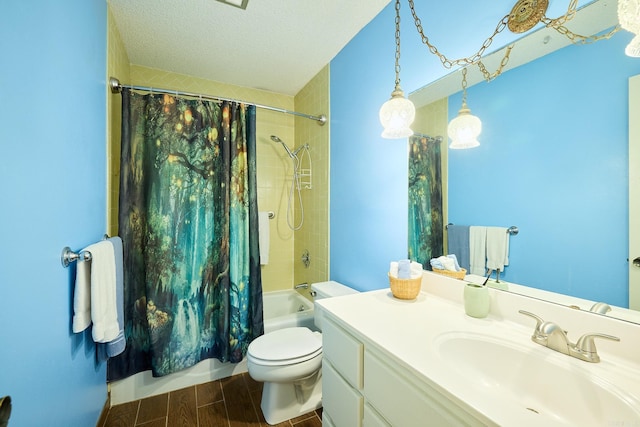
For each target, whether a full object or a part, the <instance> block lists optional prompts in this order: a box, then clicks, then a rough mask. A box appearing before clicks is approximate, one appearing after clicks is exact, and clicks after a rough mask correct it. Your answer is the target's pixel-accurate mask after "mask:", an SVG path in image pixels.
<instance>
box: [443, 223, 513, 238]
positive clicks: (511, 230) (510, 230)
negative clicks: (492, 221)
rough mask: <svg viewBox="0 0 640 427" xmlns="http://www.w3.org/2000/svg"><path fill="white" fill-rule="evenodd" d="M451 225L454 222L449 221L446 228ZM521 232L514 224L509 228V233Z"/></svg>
mask: <svg viewBox="0 0 640 427" xmlns="http://www.w3.org/2000/svg"><path fill="white" fill-rule="evenodd" d="M450 225H453V224H452V223H449V224H447V225H446V226H445V228H449V226H450ZM519 232H520V230H519V229H518V227H516V226H515V225H512V226H511V227H509V228H507V233H508V234H509V235H511V236H517V235H518V233H519Z"/></svg>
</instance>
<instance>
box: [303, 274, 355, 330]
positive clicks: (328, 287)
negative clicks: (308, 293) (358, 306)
mask: <svg viewBox="0 0 640 427" xmlns="http://www.w3.org/2000/svg"><path fill="white" fill-rule="evenodd" d="M311 290H312V291H313V292H312V295H313V299H314V300H318V299H324V298H333V297H339V296H342V295H350V294H357V293H358V291H356V290H355V289H353V288H350V287H348V286H346V285H343V284H342V283H338V282H334V281H333V280H330V281H328V282H318V283H312V284H311ZM313 311H314V323H315V325H316V327H317V328H318V329H319V330H320V331H322V310H313Z"/></svg>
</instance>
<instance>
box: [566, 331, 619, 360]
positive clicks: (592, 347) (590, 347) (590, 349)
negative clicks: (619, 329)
mask: <svg viewBox="0 0 640 427" xmlns="http://www.w3.org/2000/svg"><path fill="white" fill-rule="evenodd" d="M595 338H603V339H606V340H611V341H620V338H618V337H614V336H613V335H607V334H584V335H583V336H581V337H580V338H579V339H578V341H577V342H576V345H575V349H576V350H578V351H579V352H581V353H585V354H588V355H589V356H591V357H593V358H594V359H597V360H600V358H599V357H598V350H597V349H596V343H595ZM597 360H596V361H597Z"/></svg>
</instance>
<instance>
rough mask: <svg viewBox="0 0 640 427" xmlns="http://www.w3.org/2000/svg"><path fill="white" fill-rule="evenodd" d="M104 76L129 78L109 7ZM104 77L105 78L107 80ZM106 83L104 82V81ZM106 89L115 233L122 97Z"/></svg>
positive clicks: (110, 220)
mask: <svg viewBox="0 0 640 427" xmlns="http://www.w3.org/2000/svg"><path fill="white" fill-rule="evenodd" d="M107 9H108V10H107V30H108V35H107V79H108V78H109V77H115V78H117V79H119V80H120V83H123V84H125V83H128V82H129V57H128V56H127V52H126V51H125V49H124V45H123V44H122V39H121V38H120V32H119V31H118V28H117V27H116V24H115V21H114V19H113V15H111V9H110V8H107ZM107 81H108V80H107ZM107 86H108V85H107ZM106 90H107V174H108V177H107V197H108V200H107V230H106V231H107V233H108V234H109V235H110V236H114V235H116V234H118V186H119V179H120V178H119V176H120V125H121V122H122V120H121V119H122V100H121V99H120V95H115V94H112V93H111V90H110V88H109V87H107V88H106Z"/></svg>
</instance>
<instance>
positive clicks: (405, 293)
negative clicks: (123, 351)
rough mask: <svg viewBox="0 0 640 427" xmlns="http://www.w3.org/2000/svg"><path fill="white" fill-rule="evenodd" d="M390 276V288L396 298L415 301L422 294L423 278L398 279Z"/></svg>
mask: <svg viewBox="0 0 640 427" xmlns="http://www.w3.org/2000/svg"><path fill="white" fill-rule="evenodd" d="M388 276H389V287H390V288H391V293H392V294H393V296H394V297H396V298H398V299H415V298H416V297H417V296H418V294H419V293H420V287H421V286H422V276H420V277H418V278H415V279H398V278H397V277H393V276H392V275H390V274H388Z"/></svg>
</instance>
